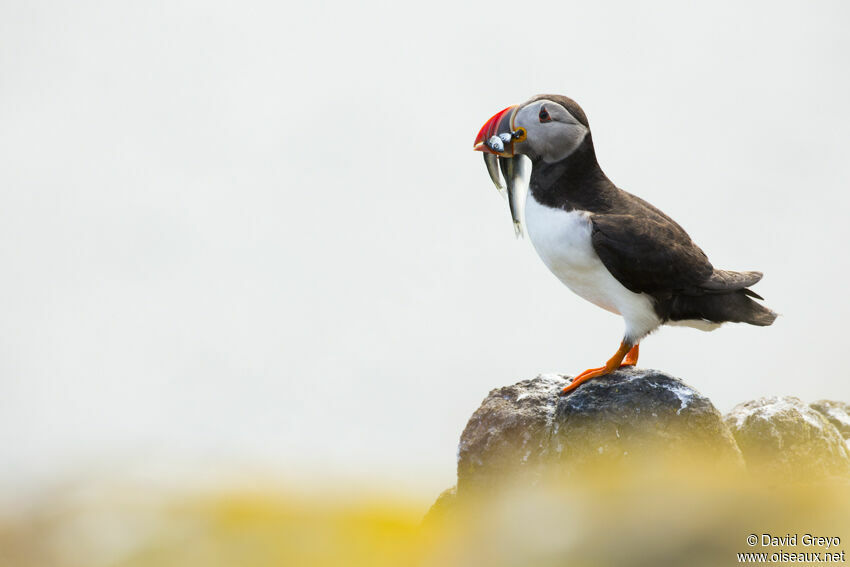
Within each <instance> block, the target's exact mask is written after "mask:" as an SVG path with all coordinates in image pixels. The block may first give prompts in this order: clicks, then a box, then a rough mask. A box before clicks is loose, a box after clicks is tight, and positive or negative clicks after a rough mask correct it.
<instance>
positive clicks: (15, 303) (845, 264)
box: [0, 1, 850, 497]
mask: <svg viewBox="0 0 850 567" xmlns="http://www.w3.org/2000/svg"><path fill="white" fill-rule="evenodd" d="M848 16H850V9H848V8H847V4H846V3H842V2H838V1H836V2H818V3H815V2H809V1H806V2H798V3H782V2H768V3H763V4H762V5H761V6H760V7H757V6H755V5H747V4H745V3H739V2H732V3H718V2H711V3H706V4H705V7H704V8H703V9H696V8H693V7H686V6H685V5H684V4H683V3H680V2H670V3H666V4H656V5H655V6H653V7H652V8H649V7H647V6H642V7H638V6H637V5H636V4H635V3H622V4H603V3H596V2H595V3H589V2H585V3H581V5H579V4H576V5H570V4H568V3H566V2H552V3H541V2H536V3H533V4H529V3H507V2H506V3H499V2H487V3H483V4H479V5H476V6H473V5H469V6H467V5H464V4H462V3H459V2H446V3H437V2H430V3H420V4H415V5H414V4H410V5H400V4H398V3H392V2H386V3H365V4H364V3H359V2H346V3H343V2H337V3H299V4H298V5H287V4H284V3H278V2H269V3H267V4H258V3H250V4H248V3H233V5H232V6H231V5H228V4H224V3H219V2H195V3H187V2H173V1H169V2H161V3H155V2H137V3H118V2H100V3H92V2H75V3H58V2H11V1H6V2H2V3H0V266H2V274H3V276H2V279H0V313H2V317H0V470H2V471H3V472H2V477H0V478H2V481H3V483H4V486H5V487H6V490H12V489H16V488H17V487H19V486H20V484H21V483H24V482H33V481H34V480H35V481H40V480H43V481H54V480H56V479H61V478H62V477H63V475H68V474H73V473H75V472H76V471H79V470H80V469H81V468H85V467H87V466H94V464H96V463H117V462H123V461H127V460H129V461H132V462H143V463H146V464H147V465H151V464H154V465H162V466H165V467H167V466H168V463H172V462H178V461H180V462H188V463H197V464H199V466H200V464H201V463H210V462H216V463H227V466H230V467H235V468H237V469H238V468H239V467H240V466H242V463H245V466H248V464H249V463H250V464H251V466H259V467H266V468H267V469H268V470H273V471H279V472H280V474H281V475H294V476H298V475H308V474H311V473H312V472H315V471H321V472H322V473H324V474H329V475H336V476H339V477H358V478H371V479H373V480H375V481H377V482H381V483H385V485H386V486H397V487H398V486H402V487H403V486H416V487H417V490H421V493H422V494H425V495H427V496H429V497H430V496H434V495H435V494H436V492H437V491H439V490H441V489H442V488H445V487H447V486H449V485H451V484H452V483H453V479H454V466H455V449H456V443H457V439H458V436H459V435H460V432H461V430H462V429H463V426H464V425H465V423H466V420H467V418H468V417H469V415H470V414H471V413H472V411H473V410H474V409H475V408H476V407H477V406H478V403H479V402H480V401H481V399H482V398H483V397H484V396H485V395H486V394H487V392H488V391H489V390H490V389H491V388H494V387H497V386H501V385H505V384H510V383H513V382H515V381H517V380H520V379H525V378H530V377H533V376H535V375H536V374H537V373H540V372H563V373H575V372H578V371H580V370H583V369H585V368H587V367H589V366H596V365H598V364H600V363H602V362H604V361H605V360H606V359H607V358H608V357H609V356H610V355H611V354H612V353H613V351H614V350H615V349H616V347H617V345H618V342H619V340H620V338H621V332H622V321H621V319H620V318H618V317H616V316H614V315H611V314H608V313H606V312H604V311H602V310H601V309H598V308H597V307H594V306H592V305H590V304H589V303H586V302H584V301H583V300H582V299H580V298H578V297H577V296H575V295H573V294H572V293H571V292H570V291H569V290H567V289H566V288H565V287H563V286H562V285H561V284H560V283H559V282H558V281H557V280H556V279H555V278H554V276H552V275H550V274H549V273H548V271H547V270H546V268H545V267H544V266H543V264H542V263H541V262H540V261H539V259H538V258H537V256H536V255H535V253H534V251H533V250H532V249H531V247H530V245H529V244H528V242H527V241H516V240H515V239H514V237H513V230H512V228H511V224H510V220H509V214H508V210H507V205H506V203H505V202H504V201H503V200H502V199H500V198H499V197H498V195H497V193H496V191H495V189H494V188H493V187H492V185H491V183H490V181H489V178H488V176H487V173H486V171H485V169H484V165H483V163H482V160H481V156H480V155H478V154H474V153H473V152H472V151H471V146H472V142H473V139H474V137H475V134H476V133H477V131H478V129H479V128H480V126H481V125H482V124H483V123H484V121H485V120H487V118H489V117H490V116H491V115H492V114H493V113H495V112H496V111H498V110H500V109H502V108H503V107H505V106H508V105H510V104H514V103H519V102H522V101H524V100H525V99H527V98H528V97H530V96H531V95H534V94H537V93H541V92H553V93H561V94H566V95H568V96H571V97H573V98H575V99H576V100H577V101H578V102H579V103H580V104H581V105H582V106H583V107H584V109H585V111H586V112H587V114H588V116H589V118H590V122H591V128H592V130H593V133H594V141H595V143H596V148H597V154H598V156H599V160H600V163H601V164H602V167H603V169H604V170H605V171H606V173H607V174H608V175H609V176H610V177H611V178H612V179H613V180H614V182H615V183H617V184H618V185H619V186H620V187H623V188H625V189H627V190H630V191H632V192H634V193H637V194H638V195H640V196H642V197H644V198H646V199H647V200H649V201H650V202H652V203H653V204H655V205H657V206H659V207H660V208H661V209H663V210H664V211H665V212H667V213H668V214H670V215H671V216H673V217H674V218H675V219H677V220H678V221H679V222H680V223H681V224H682V225H683V226H684V227H685V228H686V229H687V230H688V231H689V232H690V234H691V236H692V237H693V238H694V239H695V240H696V241H697V243H698V244H700V245H701V246H702V247H703V249H704V250H705V251H706V252H707V253H708V254H709V257H710V258H711V260H712V261H713V263H714V264H715V265H716V266H718V267H723V268H729V269H758V270H762V271H764V272H765V279H764V280H763V282H762V283H760V284H759V285H758V286H757V287H756V290H757V291H758V292H759V293H761V294H762V295H764V296H765V297H766V298H767V304H768V305H770V306H771V307H773V308H774V309H776V310H777V311H779V312H781V313H782V315H783V316H782V317H781V318H780V319H779V320H778V321H777V322H776V324H775V325H774V326H773V327H771V328H768V329H761V328H755V327H746V326H728V327H725V328H723V329H721V330H719V331H716V332H714V333H711V334H705V333H700V332H699V331H695V330H690V329H662V330H661V331H659V332H658V333H656V334H655V335H653V336H651V337H649V338H648V339H647V340H645V342H644V344H643V349H642V352H641V354H642V357H641V365H642V366H646V367H652V368H658V369H662V370H665V371H668V372H670V373H672V374H674V375H676V376H679V377H681V378H683V379H684V380H685V381H687V382H688V383H689V384H691V385H693V386H694V387H696V388H697V389H699V390H700V391H701V392H702V393H704V394H706V395H707V396H709V397H710V398H711V399H712V400H713V401H714V403H715V405H717V406H718V408H719V409H720V410H721V411H726V410H728V409H730V408H731V407H732V406H733V405H734V404H735V403H737V402H739V401H745V400H748V399H752V398H755V397H758V396H761V395H774V394H790V395H796V396H800V397H801V398H803V399H804V400H806V401H812V400H815V399H818V398H824V397H825V398H831V399H843V400H847V401H850V380H848V378H850V376H848V374H850V373H848V371H847V363H846V362H845V361H844V357H845V353H846V352H847V350H848V349H847V324H846V321H847V318H848V316H850V300H848V296H847V283H846V282H847V277H848V268H850V260H848V253H847V243H848V241H850V238H848V237H850V223H848V216H847V214H848V213H847V212H848V209H849V208H850V193H849V192H848V189H850V184H848V178H850V160H848V155H847V153H848V134H847V132H848V128H850V110H848V100H850V73H848V69H850V65H848V64H850V35H848V34H847V31H846V27H847V22H848Z"/></svg>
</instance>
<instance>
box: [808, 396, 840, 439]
mask: <svg viewBox="0 0 850 567" xmlns="http://www.w3.org/2000/svg"><path fill="white" fill-rule="evenodd" d="M809 407H811V408H812V409H813V410H815V411H816V412H818V413H820V414H821V415H822V416H824V417H825V418H826V419H827V420H828V421H829V422H830V423H831V424H832V425H834V426H835V428H836V429H837V430H838V432H839V433H840V434H841V436H842V437H844V439H850V404H848V403H845V402H834V401H832V400H818V401H817V402H814V403H811V404H809Z"/></svg>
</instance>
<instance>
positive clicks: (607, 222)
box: [590, 207, 714, 294]
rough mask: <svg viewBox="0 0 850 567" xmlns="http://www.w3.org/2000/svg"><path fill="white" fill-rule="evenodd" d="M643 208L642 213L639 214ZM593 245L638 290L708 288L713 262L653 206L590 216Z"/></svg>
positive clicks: (616, 274)
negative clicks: (707, 283)
mask: <svg viewBox="0 0 850 567" xmlns="http://www.w3.org/2000/svg"><path fill="white" fill-rule="evenodd" d="M641 213H643V214H641ZM590 220H591V222H592V223H593V232H592V235H591V239H592V243H593V248H594V250H595V251H596V253H597V254H598V255H599V258H600V259H601V260H602V263H603V264H605V267H606V268H608V271H609V272H611V274H612V275H613V276H614V277H615V278H616V279H617V281H619V282H620V283H621V284H623V286H625V287H626V288H627V289H629V290H631V291H634V292H635V293H650V294H659V293H662V294H664V293H669V292H674V293H675V292H679V293H682V292H684V293H706V291H707V290H706V289H705V288H704V287H703V284H705V283H706V282H708V281H711V280H712V276H713V274H714V267H713V266H712V265H711V262H709V261H708V257H707V256H706V255H705V252H703V251H702V250H700V248H699V246H697V245H696V244H694V242H693V241H692V240H691V238H690V236H688V234H687V233H686V232H685V231H684V229H683V228H682V227H680V226H679V225H678V224H676V223H675V222H674V221H673V220H672V219H670V218H669V217H667V216H666V215H664V214H663V213H661V212H660V211H658V210H657V209H655V208H654V207H652V208H647V209H646V210H645V211H640V212H637V211H636V212H635V214H603V215H591V217H590Z"/></svg>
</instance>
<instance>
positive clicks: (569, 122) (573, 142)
mask: <svg viewBox="0 0 850 567" xmlns="http://www.w3.org/2000/svg"><path fill="white" fill-rule="evenodd" d="M589 132H590V126H589V125H588V122H587V117H586V116H585V114H584V111H583V110H582V109H581V107H580V106H579V105H578V104H576V102H575V101H574V100H572V99H571V98H567V97H565V96H561V95H537V96H535V97H532V98H531V99H530V100H528V101H526V102H524V103H522V104H518V105H515V106H509V107H508V108H506V109H504V110H502V111H501V112H498V113H496V114H495V115H494V116H493V117H492V118H490V120H488V121H487V122H486V123H485V124H484V126H482V127H481V130H479V132H478V136H477V137H476V138H475V146H474V149H475V150H477V151H481V152H485V153H489V154H493V155H496V156H499V157H502V158H510V157H514V156H516V155H525V156H527V157H528V158H530V159H531V161H532V162H536V161H540V160H542V161H544V162H546V163H554V162H558V161H561V160H563V159H564V158H566V157H567V156H569V155H570V154H572V153H573V152H574V151H575V150H576V149H578V147H579V146H581V144H582V142H583V141H584V139H585V137H587V135H588V133H589Z"/></svg>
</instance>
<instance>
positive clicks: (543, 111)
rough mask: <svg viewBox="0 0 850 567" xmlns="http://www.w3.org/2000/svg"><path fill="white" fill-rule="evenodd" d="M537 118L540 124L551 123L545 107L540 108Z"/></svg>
mask: <svg viewBox="0 0 850 567" xmlns="http://www.w3.org/2000/svg"><path fill="white" fill-rule="evenodd" d="M538 118H540V122H551V121H552V117H551V116H549V111H548V110H546V107H545V106H541V107H540V114H539V115H538Z"/></svg>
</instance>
